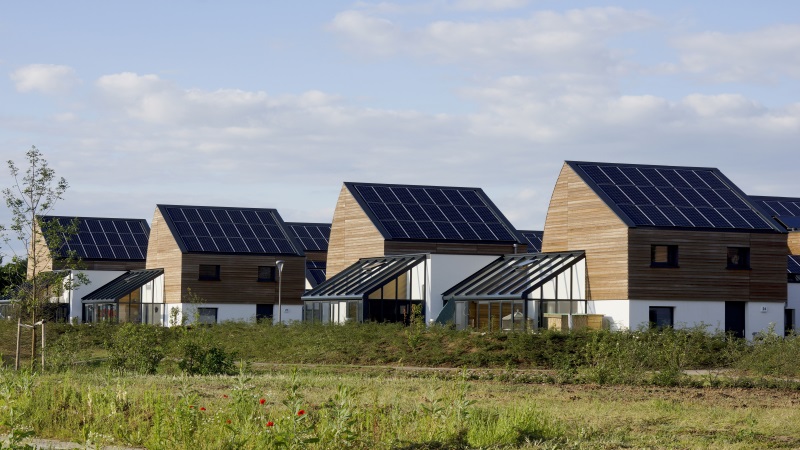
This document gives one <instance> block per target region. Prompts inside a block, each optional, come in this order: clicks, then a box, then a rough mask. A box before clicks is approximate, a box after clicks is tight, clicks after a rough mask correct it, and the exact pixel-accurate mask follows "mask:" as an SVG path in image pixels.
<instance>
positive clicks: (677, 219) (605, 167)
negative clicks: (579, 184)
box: [569, 162, 800, 230]
mask: <svg viewBox="0 0 800 450" xmlns="http://www.w3.org/2000/svg"><path fill="white" fill-rule="evenodd" d="M569 164H570V165H571V167H573V168H575V169H576V170H577V171H578V172H579V173H580V174H581V176H582V177H584V178H585V179H586V180H587V181H588V182H589V184H590V185H591V186H592V187H593V188H594V189H596V190H598V191H600V192H602V193H603V194H605V195H604V198H605V199H606V201H610V203H611V204H612V205H613V206H616V207H617V208H618V211H621V216H623V217H624V216H627V219H629V223H632V224H633V225H634V226H657V227H681V228H721V229H743V230H750V229H757V230H770V229H774V227H773V226H772V224H770V223H769V221H768V220H766V219H764V218H763V217H761V215H760V214H759V213H758V212H757V210H755V209H754V208H753V206H752V204H751V203H749V201H748V200H749V198H748V197H747V196H745V195H743V194H742V193H741V192H740V191H738V190H737V189H736V188H735V186H732V185H731V184H730V182H729V181H727V179H726V178H725V177H724V176H723V175H722V174H720V173H719V171H718V170H716V169H710V168H688V167H657V166H639V165H619V164H606V163H583V162H575V163H571V162H570V163H569ZM795 206H796V207H797V208H798V209H797V210H798V213H799V214H800V202H798V203H797V204H796V205H795V204H794V203H792V205H791V207H795ZM779 208H780V209H784V210H787V209H788V208H787V205H784V204H780V205H778V204H776V203H775V202H767V204H766V205H765V206H764V209H770V210H771V211H775V210H776V209H779Z"/></svg>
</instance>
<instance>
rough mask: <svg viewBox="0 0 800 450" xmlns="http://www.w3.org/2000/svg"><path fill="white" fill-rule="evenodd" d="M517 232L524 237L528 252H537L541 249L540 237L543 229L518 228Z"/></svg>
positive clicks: (542, 234) (542, 235)
mask: <svg viewBox="0 0 800 450" xmlns="http://www.w3.org/2000/svg"><path fill="white" fill-rule="evenodd" d="M519 234H521V235H522V237H524V238H525V242H527V243H528V253H539V252H541V251H542V238H543V237H544V231H534V230H519Z"/></svg>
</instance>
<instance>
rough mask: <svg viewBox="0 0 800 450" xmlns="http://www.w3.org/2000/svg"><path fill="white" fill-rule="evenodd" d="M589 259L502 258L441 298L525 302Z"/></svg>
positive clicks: (566, 255)
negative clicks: (550, 282)
mask: <svg viewBox="0 0 800 450" xmlns="http://www.w3.org/2000/svg"><path fill="white" fill-rule="evenodd" d="M585 257H586V254H585V253H584V252H583V251H576V252H558V253H523V254H516V255H503V256H501V257H500V258H498V259H496V260H494V261H493V262H491V263H489V264H488V265H487V266H486V267H484V268H482V269H481V270H479V271H478V272H476V273H475V274H473V275H470V276H469V277H467V278H466V279H465V280H464V281H462V282H460V283H458V284H457V285H455V286H453V287H452V288H450V289H448V290H447V291H445V292H444V293H443V294H442V298H443V299H444V300H445V301H449V300H457V301H458V300H515V299H520V300H521V299H525V298H527V297H528V294H530V293H531V292H533V291H535V290H536V289H538V288H539V287H541V286H542V285H544V284H545V283H547V282H548V281H550V280H552V279H553V278H555V277H556V276H558V275H559V274H561V273H563V272H564V271H565V270H567V269H569V268H570V267H572V266H574V265H575V264H576V263H577V262H578V261H581V260H582V259H584V258H585Z"/></svg>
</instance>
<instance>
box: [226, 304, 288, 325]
mask: <svg viewBox="0 0 800 450" xmlns="http://www.w3.org/2000/svg"><path fill="white" fill-rule="evenodd" d="M281 308H283V312H282V313H281V323H291V322H299V321H301V320H303V305H281ZM255 314H256V313H255V306H253V317H255ZM232 320H238V319H232ZM272 320H273V322H274V323H278V305H277V304H276V305H275V306H273V309H272Z"/></svg>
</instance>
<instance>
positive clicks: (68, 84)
mask: <svg viewBox="0 0 800 450" xmlns="http://www.w3.org/2000/svg"><path fill="white" fill-rule="evenodd" d="M9 77H10V78H11V81H13V82H14V84H15V86H16V89H17V91H19V92H34V91H38V92H41V93H44V94H56V93H64V92H67V91H69V90H70V89H71V88H72V87H73V86H75V85H76V84H78V83H79V82H80V80H79V79H78V77H77V75H76V74H75V70H73V69H72V67H69V66H61V65H56V64H30V65H27V66H23V67H20V68H18V69H17V70H15V71H13V72H11V74H10V75H9Z"/></svg>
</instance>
